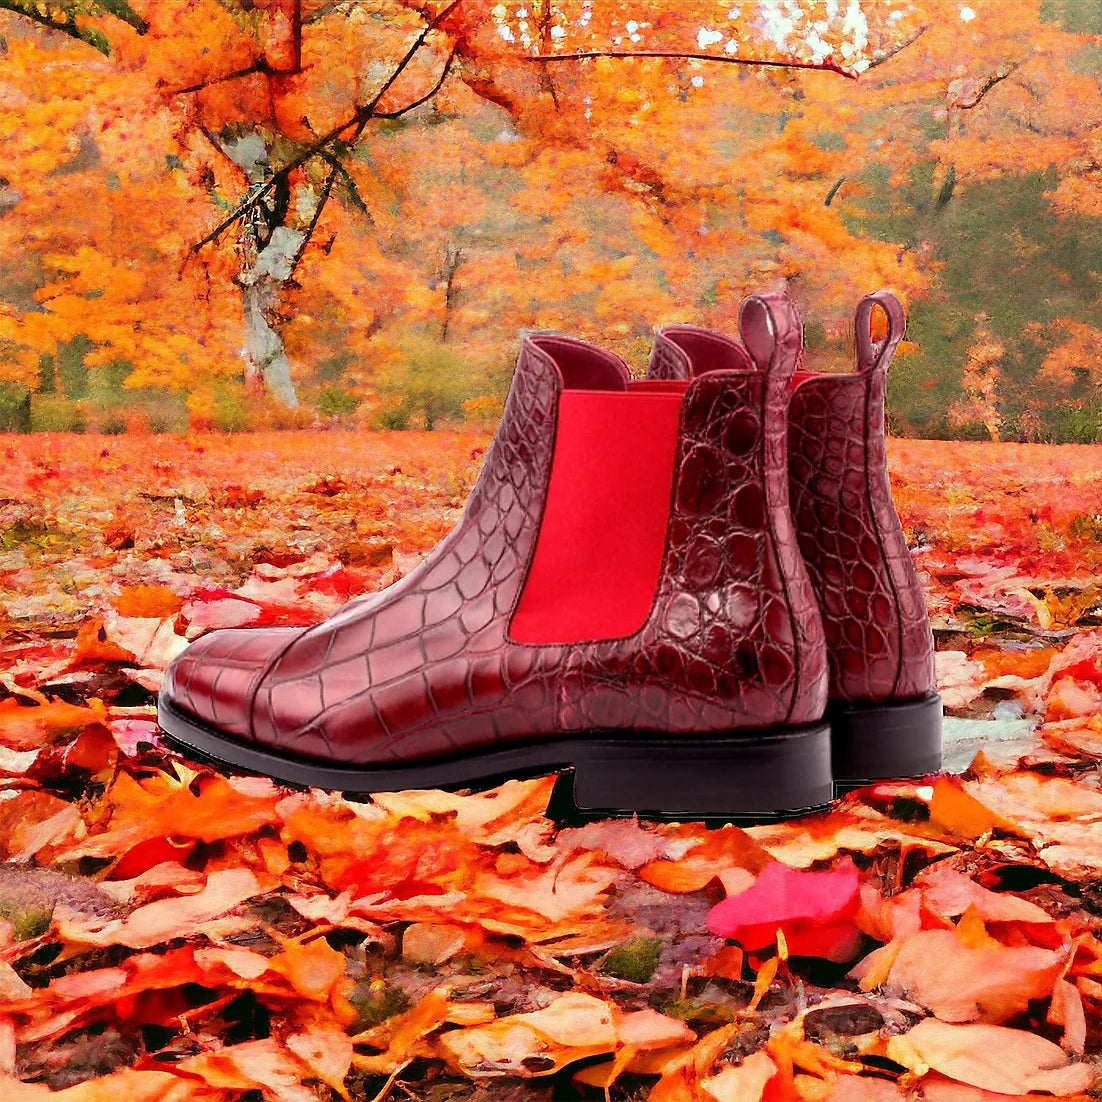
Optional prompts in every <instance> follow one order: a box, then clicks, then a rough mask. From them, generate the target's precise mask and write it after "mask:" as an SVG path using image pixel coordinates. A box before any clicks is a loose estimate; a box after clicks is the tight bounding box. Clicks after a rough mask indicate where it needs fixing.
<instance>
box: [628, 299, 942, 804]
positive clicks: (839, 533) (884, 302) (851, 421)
mask: <svg viewBox="0 0 1102 1102" xmlns="http://www.w3.org/2000/svg"><path fill="white" fill-rule="evenodd" d="M877 306H878V307H880V309H881V310H883V312H884V313H885V315H886V316H887V320H888V329H887V336H886V338H885V339H884V341H882V342H881V343H879V344H874V343H873V340H872V336H871V318H872V311H873V309H874V307H877ZM905 324H906V322H905V318H904V314H903V308H902V306H901V305H900V303H899V300H898V299H897V298H896V297H895V296H894V295H892V294H890V293H889V292H887V291H878V292H877V293H876V294H872V295H867V296H866V297H865V298H864V299H862V300H861V303H860V305H859V306H858V307H857V317H856V329H857V370H856V371H854V372H849V373H843V374H828V373H821V372H815V371H806V370H799V371H796V372H795V373H794V374H793V375H792V379H791V386H792V397H791V402H790V405H789V414H788V472H789V496H790V502H791V509H792V516H793V520H794V523H795V527H796V533H797V539H798V541H799V546H800V550H801V551H802V552H803V556H804V561H805V562H806V564H807V567H808V572H809V573H810V575H811V581H812V584H813V586H814V589H815V593H816V596H817V598H818V601H819V607H820V611H821V613H822V619H823V628H824V632H825V636H826V641H827V655H828V659H829V666H830V702H829V705H828V708H827V715H828V718H829V719H830V721H831V729H832V730H831V739H832V745H833V751H832V757H833V769H834V775H835V779H836V781H838V782H840V783H842V784H850V785H852V784H857V783H860V782H862V781H868V780H874V779H878V778H888V777H905V776H919V775H922V774H926V773H933V772H937V771H938V770H939V769H940V768H941V714H942V710H941V698H940V697H939V696H938V694H937V693H936V692H935V691H934V661H933V654H934V647H933V635H932V633H931V631H930V621H929V617H928V615H927V612H926V603H925V599H924V597H923V593H922V586H921V584H920V583H919V580H918V577H917V575H916V573H915V570H914V565H913V563H912V561H911V556H910V553H909V551H908V549H907V543H906V540H905V538H904V536H903V529H902V526H901V525H900V523H899V516H898V514H897V513H896V511H895V506H894V504H893V503H892V496H891V485H890V483H889V480H888V467H887V458H886V455H885V448H884V392H885V386H886V379H887V370H888V364H889V363H890V362H891V359H892V356H893V355H894V353H895V349H896V346H897V345H898V344H899V341H900V339H901V338H902V336H903V330H904V327H905ZM720 349H722V352H721V353H718V352H717V350H720ZM738 353H739V346H738V345H737V344H736V343H735V342H733V341H731V340H730V338H728V337H725V336H723V335H722V334H719V333H712V332H710V331H708V330H704V329H698V328H696V327H694V326H683V325H678V326H669V327H667V328H664V329H661V330H659V332H658V333H657V334H656V338H655V343H654V348H653V351H652V353H651V362H650V370H649V371H648V377H649V378H652V379H685V378H700V377H701V376H702V374H704V373H706V372H708V371H710V370H713V369H714V368H715V367H716V366H718V365H719V364H720V363H722V364H725V365H726V364H729V363H730V362H731V358H732V357H733V356H737V355H738Z"/></svg>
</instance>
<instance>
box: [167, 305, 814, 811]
mask: <svg viewBox="0 0 1102 1102" xmlns="http://www.w3.org/2000/svg"><path fill="white" fill-rule="evenodd" d="M744 318H745V324H744V330H745V334H746V339H747V345H748V349H749V351H746V350H743V351H742V353H741V355H739V356H737V357H733V358H732V359H731V361H730V364H729V367H730V369H723V370H717V371H714V372H711V373H709V374H707V375H704V376H701V377H700V378H697V379H694V380H691V381H688V380H686V381H680V382H678V381H675V382H657V383H656V382H645V381H640V382H632V381H631V379H630V376H629V373H628V370H627V368H626V366H625V365H624V363H623V361H622V360H620V359H619V358H618V357H616V356H613V355H610V354H609V353H606V352H602V351H601V350H599V349H597V348H594V347H592V346H589V345H586V344H583V343H582V342H580V341H575V340H571V339H569V338H566V337H562V336H557V335H550V334H542V335H535V336H529V337H526V338H525V339H524V341H523V343H522V346H521V351H520V356H519V361H518V364H517V368H516V372H515V374H514V376H513V382H512V386H511V389H510V392H509V396H508V399H507V401H506V404H505V411H504V415H503V417H502V420H501V423H500V425H499V427H498V431H497V435H496V437H495V439H494V442H493V445H492V446H491V448H490V449H489V451H488V452H487V455H486V458H485V461H484V464H483V468H482V471H481V473H480V475H479V478H478V481H477V483H476V485H475V487H474V489H473V490H472V492H471V495H470V498H469V500H468V502H467V505H466V508H465V510H464V513H463V516H462V518H461V520H460V522H459V524H458V526H457V527H456V529H455V530H454V531H453V532H452V533H451V534H450V535H449V536H448V537H447V538H446V539H445V540H444V541H443V542H442V543H441V544H439V545H438V546H437V547H436V548H435V550H434V551H432V553H431V554H430V555H429V556H428V557H427V558H426V559H425V560H424V561H423V562H422V563H421V564H420V565H419V566H418V567H417V568H416V569H415V570H413V571H412V572H411V573H410V574H409V575H407V576H406V577H404V578H402V579H401V580H400V581H398V582H396V583H395V584H394V585H392V586H390V587H389V588H388V589H386V590H384V591H382V592H380V593H377V594H374V595H371V596H369V597H365V598H361V599H358V600H356V601H353V602H351V603H350V604H348V605H346V606H344V607H343V608H341V609H339V610H338V611H337V612H336V613H334V614H333V615H331V616H330V617H329V618H328V619H326V620H324V621H323V622H321V623H319V624H317V625H315V626H313V627H310V628H305V629H303V628H241V629H229V630H225V629H224V630H218V631H214V632H211V633H209V634H207V635H203V636H200V637H199V638H198V639H196V640H195V641H194V642H193V643H192V644H191V645H190V646H189V647H188V648H187V649H186V650H185V651H183V652H182V653H181V654H180V655H178V656H177V658H176V659H175V660H174V661H173V662H172V664H171V666H170V667H169V669H168V672H167V675H166V678H165V682H164V686H163V688H162V690H161V694H160V699H159V706H158V717H159V721H160V724H161V726H162V727H163V729H164V731H165V732H166V734H167V735H168V737H169V739H170V741H172V742H174V743H176V744H178V745H179V746H181V747H182V748H183V749H184V750H185V751H187V750H191V751H192V752H195V753H198V754H200V755H203V756H204V757H207V758H210V759H213V760H215V761H216V762H221V763H224V764H226V765H229V766H231V767H236V768H239V769H244V770H248V771H252V772H259V773H265V774H269V775H271V776H273V777H275V778H278V779H281V780H285V781H290V782H293V783H298V784H303V785H317V786H320V787H326V788H334V789H341V790H351V791H361V792H372V791H385V790H393V789H401V788H422V787H475V786H486V785H488V784H492V783H497V782H499V781H501V780H504V779H506V778H509V777H517V776H525V775H535V774H540V773H550V772H552V771H556V770H561V769H572V770H573V799H574V801H575V804H576V806H577V807H578V809H580V810H582V811H613V812H620V811H638V812H640V813H643V814H648V813H654V814H664V815H673V816H681V817H685V816H713V815H718V816H723V815H730V814H741V813H760V812H773V811H785V810H793V809H800V808H804V807H808V806H818V805H822V804H824V803H826V802H828V801H829V800H830V798H831V795H832V784H831V780H832V778H831V773H830V748H829V726H828V724H827V723H826V722H825V720H824V718H823V709H824V706H825V703H826V690H827V677H826V653H825V647H824V643H823V638H822V627H821V624H820V621H819V616H818V612H817V610H816V605H815V599H814V595H813V593H812V590H811V583H810V579H809V578H808V575H807V572H806V569H805V567H804V564H803V560H802V558H801V555H800V551H799V548H798V546H797V544H796V539H795V534H794V532H793V529H792V525H791V522H790V519H789V511H788V482H787V472H786V469H785V462H784V450H785V433H786V423H785V407H786V405H787V391H788V385H789V377H790V375H791V373H792V371H793V369H794V367H795V355H796V350H797V349H798V337H799V332H798V322H797V321H796V319H795V318H794V315H792V313H791V311H790V309H789V307H788V305H787V303H786V302H785V301H784V300H783V299H779V298H777V297H771V296H762V297H760V298H752V299H749V300H748V301H747V303H746V304H745V305H744ZM794 327H795V328H794ZM738 347H740V348H741V346H738Z"/></svg>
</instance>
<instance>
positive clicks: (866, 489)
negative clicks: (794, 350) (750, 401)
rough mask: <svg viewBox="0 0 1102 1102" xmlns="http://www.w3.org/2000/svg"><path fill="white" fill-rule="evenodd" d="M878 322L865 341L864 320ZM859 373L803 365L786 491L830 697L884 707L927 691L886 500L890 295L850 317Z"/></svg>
mask: <svg viewBox="0 0 1102 1102" xmlns="http://www.w3.org/2000/svg"><path fill="white" fill-rule="evenodd" d="M875 308H879V309H880V310H882V311H883V313H884V315H885V316H886V318H887V335H886V337H885V339H884V340H883V341H882V342H880V343H878V344H874V343H873V340H872V337H871V330H870V325H871V316H872V312H873V310H874V309H875ZM855 324H856V347H857V366H856V370H855V371H853V372H852V373H849V374H840V375H835V374H818V373H813V372H804V373H801V376H802V377H801V378H800V379H799V383H798V385H797V387H796V389H795V391H794V393H793V395H792V402H791V407H790V414H789V431H788V450H789V488H790V494H791V507H792V513H793V517H794V518H795V523H796V530H797V533H798V539H799V543H800V549H801V551H802V552H803V555H804V560H805V561H806V562H807V565H808V569H809V571H810V573H811V577H812V581H813V583H814V585H815V589H816V593H817V595H818V597H819V601H820V604H821V606H822V611H823V620H824V627H825V631H826V637H827V645H828V648H829V653H830V661H831V699H836V700H842V701H846V702H848V703H882V702H886V701H890V700H908V699H913V698H917V697H921V696H923V695H925V694H926V693H928V692H930V691H931V690H932V689H933V687H934V668H933V635H932V633H931V630H930V622H929V617H928V614H927V611H926V601H925V597H924V595H923V592H922V586H921V583H920V582H919V579H918V576H917V574H916V572H915V569H914V564H913V562H912V560H911V555H910V551H909V549H908V547H907V541H906V538H905V536H904V534H903V528H902V526H901V524H900V521H899V515H898V513H897V512H896V509H895V505H894V503H893V501H892V492H891V483H890V481H889V478H888V463H887V455H886V450H885V432H884V397H885V391H886V388H887V371H888V365H889V364H890V363H891V360H892V357H893V355H894V354H895V350H896V347H897V346H898V344H899V341H900V340H901V339H902V337H903V331H904V328H905V325H906V322H905V318H904V315H903V308H902V306H901V305H900V304H899V301H898V300H897V299H896V298H895V297H894V296H893V295H891V294H889V293H887V292H883V291H881V292H878V293H877V294H873V295H868V296H866V297H865V298H864V299H863V300H862V301H861V303H860V305H859V306H858V308H857V315H856V322H855Z"/></svg>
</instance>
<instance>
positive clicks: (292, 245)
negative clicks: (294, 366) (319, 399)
mask: <svg viewBox="0 0 1102 1102" xmlns="http://www.w3.org/2000/svg"><path fill="white" fill-rule="evenodd" d="M244 236H248V237H251V238H252V239H253V240H252V241H250V242H247V243H245V248H244V249H243V250H242V251H243V252H244V254H245V257H246V260H245V263H244V264H242V268H241V275H240V276H239V277H238V278H239V282H240V284H241V307H242V314H243V317H244V323H245V349H244V352H245V382H246V383H247V384H250V385H255V384H257V383H260V382H263V383H264V384H265V385H266V386H267V388H268V391H269V393H271V395H272V396H273V397H274V398H275V399H276V400H277V401H279V402H280V403H282V404H283V405H285V406H287V407H288V408H289V409H295V408H297V406H298V397H297V395H296V394H295V386H294V383H292V382H291V363H290V361H289V360H288V358H287V352H286V349H285V348H284V346H283V336H282V335H281V333H280V332H279V316H278V310H279V304H280V302H281V301H282V299H283V296H284V294H285V293H286V290H287V283H288V282H289V281H290V278H291V275H292V273H293V271H294V265H295V259H296V257H297V256H298V252H299V250H300V249H301V247H302V244H303V241H304V239H305V234H304V233H303V232H302V231H301V230H295V229H291V228H290V227H289V226H276V227H275V229H274V230H272V231H271V235H270V236H269V238H268V241H267V243H266V244H265V245H264V246H263V247H262V248H260V249H259V250H258V249H257V248H256V234H255V233H254V232H253V226H252V225H251V224H246V228H245V235H244Z"/></svg>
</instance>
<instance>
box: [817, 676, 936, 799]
mask: <svg viewBox="0 0 1102 1102" xmlns="http://www.w3.org/2000/svg"><path fill="white" fill-rule="evenodd" d="M941 716H942V706H941V697H940V696H938V694H937V693H933V692H931V693H927V694H926V695H925V696H924V697H922V698H920V699H919V700H907V701H904V702H902V703H900V704H888V705H867V706H862V705H857V704H850V705H832V706H831V707H830V708H829V709H828V710H827V718H828V719H829V720H830V727H831V745H832V754H831V760H832V764H833V770H834V781H835V785H836V786H845V788H846V789H851V788H858V787H860V786H861V785H863V784H869V783H871V782H873V781H878V780H891V779H894V778H897V777H922V776H925V775H926V774H928V773H937V772H939V771H940V770H941Z"/></svg>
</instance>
